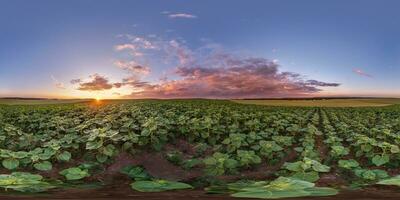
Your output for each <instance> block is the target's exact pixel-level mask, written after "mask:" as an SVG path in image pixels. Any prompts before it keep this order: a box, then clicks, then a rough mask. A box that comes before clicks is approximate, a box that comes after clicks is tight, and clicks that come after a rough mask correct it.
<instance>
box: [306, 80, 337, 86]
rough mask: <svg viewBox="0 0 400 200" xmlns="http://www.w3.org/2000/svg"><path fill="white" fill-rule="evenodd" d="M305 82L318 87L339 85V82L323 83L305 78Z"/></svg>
mask: <svg viewBox="0 0 400 200" xmlns="http://www.w3.org/2000/svg"><path fill="white" fill-rule="evenodd" d="M306 84H308V85H312V86H320V87H338V86H340V84H339V83H325V82H321V81H317V80H307V81H306Z"/></svg>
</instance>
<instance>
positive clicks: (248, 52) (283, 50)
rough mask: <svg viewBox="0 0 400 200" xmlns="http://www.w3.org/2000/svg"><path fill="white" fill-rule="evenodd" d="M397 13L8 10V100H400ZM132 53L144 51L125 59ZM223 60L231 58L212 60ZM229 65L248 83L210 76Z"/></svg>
mask: <svg viewBox="0 0 400 200" xmlns="http://www.w3.org/2000/svg"><path fill="white" fill-rule="evenodd" d="M399 7H400V2H399V1H390V0H385V1H378V0H375V1H371V0H363V1H361V0H360V1H355V0H347V1H344V0H343V1H341V0H337V1H329V2H328V1H317V0H316V1H311V0H303V1H289V0H276V1H271V0H265V1H255V0H254V1H223V0H221V1H211V0H206V1H161V0H160V1H148V0H147V1H118V0H114V1H111V0H108V1H101V0H96V1H88V0H79V1H77V0H76V1H74V0H69V1H43V0H36V1H24V0H2V1H0V29H1V31H0V44H1V45H0V96H35V97H38V96H44V97H95V96H100V97H102V98H122V97H130V98H136V97H138V98H139V97H147V96H151V97H153V96H156V97H164V96H165V97H192V96H193V97H222V98H223V97H227V98H230V97H247V96H250V97H264V96H265V97H273V96H324V95H343V96H396V97H400V89H398V85H400V79H398V75H400V37H398V36H399V35H400V14H399V13H398V8H399ZM135 39H136V40H135ZM143 41H147V42H149V43H151V44H153V45H154V47H152V48H148V47H146V46H144V45H145V43H144V42H143ZM172 41H174V42H172ZM127 44H131V46H130V47H132V45H133V44H134V45H133V46H134V48H136V49H132V48H122V49H121V48H120V50H117V47H118V45H127ZM120 47H122V46H120ZM125 47H127V46H125ZM139 51H140V52H139ZM133 53H138V54H137V55H135V56H133V55H132V54H133ZM139 54H140V55H139ZM222 54H223V55H229V57H231V58H232V59H229V60H223V61H221V60H218V61H214V60H213V62H209V60H210V59H211V58H215V57H217V56H215V55H222ZM182 55H184V56H187V60H186V61H184V60H182ZM248 58H265V59H268V60H269V61H271V62H270V63H268V62H263V64H261V65H260V64H259V63H258V64H257V66H253V67H254V69H257V70H259V69H260V70H261V69H264V71H265V69H272V68H273V69H274V68H275V67H276V66H275V65H279V67H277V69H278V70H279V72H274V73H275V74H272V75H271V74H263V76H257V75H258V74H257V73H253V72H254V71H251V72H249V68H248V63H252V64H254V63H255V62H253V61H254V60H250V61H249V60H246V59H248ZM225 59H226V58H225ZM245 60H246V62H239V61H245ZM117 61H124V62H126V63H125V64H126V65H124V66H121V65H118V64H116V62H117ZM227 61H229V63H236V64H238V63H240V64H238V66H237V67H239V68H240V70H239V71H240V72H241V73H243V74H242V79H240V80H238V79H235V78H234V77H235V76H233V75H232V74H234V72H237V71H232V69H231V68H230V67H232V66H224V67H223V68H224V69H223V70H222V69H221V70H217V71H213V74H209V73H205V71H206V69H215V68H221V63H222V62H227ZM233 61H234V62H233ZM243 63H247V64H243ZM138 66H140V67H141V68H140V69H141V70H142V71H137V70H136V69H139V68H135V67H138ZM143 69H145V70H144V71H143ZM251 69H253V68H251ZM135 70H136V71H135ZM188 70H189V71H190V70H191V71H190V73H189V72H188ZM200 72H201V73H200ZM283 72H291V73H296V74H298V75H301V77H302V78H301V80H298V78H297V76H296V77H293V76H290V77H287V76H284V77H283V75H282V73H283ZM271 77H273V78H271ZM277 77H279V78H277ZM282 77H283V78H282ZM96 78H97V79H96ZM73 79H74V80H77V79H79V81H76V82H75V83H71V80H73ZM194 79H195V80H199V81H200V82H199V81H198V82H196V81H195V80H194ZM246 79H247V80H253V82H250V81H249V82H248V83H247V82H246V81H245V80H246ZM308 80H318V81H320V82H324V83H338V84H340V85H335V86H332V85H330V86H328V87H326V85H329V84H325V85H323V84H318V85H315V84H311V82H307V81H308ZM238 81H241V82H243V83H245V82H246V83H247V84H251V83H254V85H244V86H243V84H242V85H236V84H235V83H237V82H238ZM254 81H256V82H254ZM205 82H206V83H207V84H204V83H205ZM139 83H140V84H139ZM285 84H289V85H285ZM232 85H235V86H232ZM256 85H265V87H262V88H260V87H258V86H257V88H256ZM231 86H232V87H231ZM231 88H232V91H229V92H226V91H225V90H230V89H231ZM270 88H272V89H270ZM288 88H289V89H288ZM170 90H179V91H187V92H171V91H170ZM249 90H250V91H252V92H250V93H246V92H244V91H249ZM269 90H271V91H269ZM193 91H197V92H193Z"/></svg>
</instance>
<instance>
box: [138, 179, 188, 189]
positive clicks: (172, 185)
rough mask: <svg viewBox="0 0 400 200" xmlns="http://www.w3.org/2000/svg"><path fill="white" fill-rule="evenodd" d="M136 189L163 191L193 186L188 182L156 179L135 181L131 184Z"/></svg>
mask: <svg viewBox="0 0 400 200" xmlns="http://www.w3.org/2000/svg"><path fill="white" fill-rule="evenodd" d="M131 187H132V188H133V189H134V190H137V191H139V192H162V191H168V190H182V189H192V188H193V187H192V186H191V185H189V184H186V183H181V182H174V181H166V180H154V181H135V182H133V183H132V184H131Z"/></svg>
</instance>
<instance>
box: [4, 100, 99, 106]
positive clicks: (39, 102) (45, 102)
mask: <svg viewBox="0 0 400 200" xmlns="http://www.w3.org/2000/svg"><path fill="white" fill-rule="evenodd" d="M88 101H91V100H82V99H67V100H59V99H45V100H43V99H1V98H0V105H1V104H3V105H48V104H67V103H84V102H88Z"/></svg>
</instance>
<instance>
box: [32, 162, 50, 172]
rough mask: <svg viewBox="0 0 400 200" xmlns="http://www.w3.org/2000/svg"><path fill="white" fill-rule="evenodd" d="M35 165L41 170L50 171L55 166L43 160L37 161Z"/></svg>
mask: <svg viewBox="0 0 400 200" xmlns="http://www.w3.org/2000/svg"><path fill="white" fill-rule="evenodd" d="M33 167H34V168H35V169H37V170H40V171H49V170H51V169H52V168H53V165H52V164H51V162H49V161H42V162H39V163H35V164H34V165H33Z"/></svg>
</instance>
